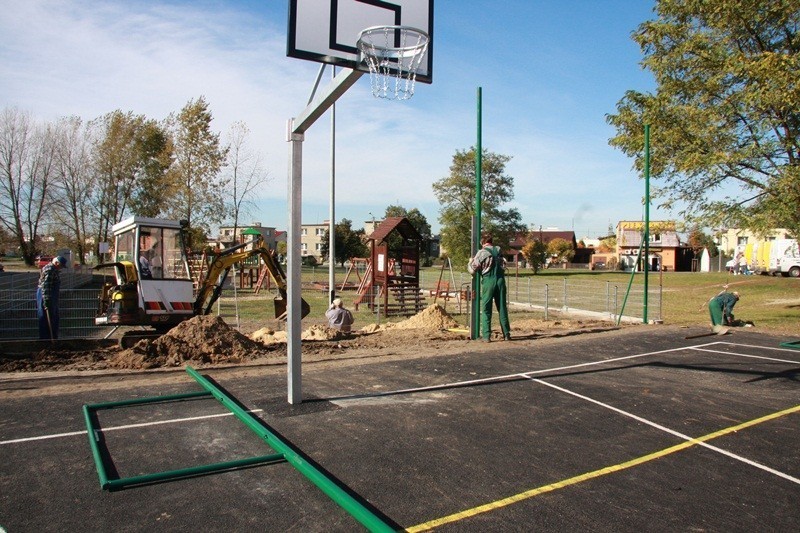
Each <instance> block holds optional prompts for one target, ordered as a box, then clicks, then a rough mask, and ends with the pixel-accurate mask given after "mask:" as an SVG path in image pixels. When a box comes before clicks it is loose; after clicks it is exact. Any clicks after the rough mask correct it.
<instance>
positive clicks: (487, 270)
mask: <svg viewBox="0 0 800 533" xmlns="http://www.w3.org/2000/svg"><path fill="white" fill-rule="evenodd" d="M481 244H482V248H481V249H480V250H478V253H476V254H475V257H473V258H472V260H471V261H470V262H469V264H468V265H467V270H468V271H469V273H470V274H472V275H475V274H478V275H480V277H481V337H482V338H483V340H484V341H485V342H489V340H490V338H491V335H492V302H494V304H495V306H497V314H498V318H499V319H500V329H501V330H502V332H503V339H505V340H511V326H510V325H509V322H508V294H507V292H506V274H505V270H506V265H505V262H506V260H505V258H504V257H503V255H502V254H501V253H500V248H499V247H496V246H494V244H493V243H492V236H491V235H489V234H484V235H483V237H482V239H481Z"/></svg>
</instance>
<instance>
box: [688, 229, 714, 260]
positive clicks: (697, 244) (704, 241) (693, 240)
mask: <svg viewBox="0 0 800 533" xmlns="http://www.w3.org/2000/svg"><path fill="white" fill-rule="evenodd" d="M687 244H688V245H689V246H690V247H691V248H692V250H694V252H695V253H700V252H702V251H703V248H708V253H709V255H711V256H712V257H716V255H717V254H718V253H719V252H718V249H717V244H716V243H715V242H714V239H713V238H712V237H711V236H710V235H706V234H705V233H703V231H702V230H701V229H700V227H699V226H695V227H693V228H692V230H691V231H690V232H689V237H688V238H687Z"/></svg>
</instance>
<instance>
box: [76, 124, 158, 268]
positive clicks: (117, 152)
mask: <svg viewBox="0 0 800 533" xmlns="http://www.w3.org/2000/svg"><path fill="white" fill-rule="evenodd" d="M146 120H147V119H146V118H145V117H144V116H143V115H134V114H133V113H132V112H130V111H129V112H127V113H123V112H122V111H120V110H116V111H112V112H111V113H107V114H106V115H104V116H102V117H99V118H97V119H95V120H93V121H91V122H90V124H89V129H90V130H91V133H90V135H91V138H92V166H93V181H94V188H93V191H94V194H93V196H92V198H91V203H92V207H93V209H94V211H95V214H94V233H95V237H96V238H95V242H96V243H97V245H98V246H99V243H101V242H108V240H109V238H110V233H111V226H112V225H114V224H116V223H117V222H119V221H120V220H122V219H123V218H124V217H125V215H126V213H127V211H128V210H129V209H130V206H131V201H132V198H133V196H134V191H135V190H136V187H137V181H138V178H139V177H140V176H141V169H142V167H143V165H144V164H145V161H144V159H143V157H142V154H141V151H140V150H139V148H140V142H139V140H138V139H139V137H140V132H141V130H142V128H143V127H144V125H145V123H146ZM152 194H160V195H161V196H162V197H164V196H167V195H168V194H169V191H168V190H164V189H163V188H161V189H156V190H154V191H152ZM95 251H96V252H97V253H98V255H99V249H98V250H95Z"/></svg>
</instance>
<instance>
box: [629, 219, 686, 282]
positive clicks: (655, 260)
mask: <svg viewBox="0 0 800 533" xmlns="http://www.w3.org/2000/svg"><path fill="white" fill-rule="evenodd" d="M643 229H644V222H643V221H640V220H623V221H620V222H619V223H618V224H617V257H618V259H619V265H620V267H621V268H622V269H623V270H630V269H632V268H634V267H635V266H636V258H637V256H638V254H639V246H640V245H641V244H642V235H643ZM649 233H650V241H649V244H648V248H649V257H648V258H647V264H648V265H649V268H650V270H662V269H663V270H665V271H667V270H669V271H675V270H682V271H689V270H691V263H692V261H691V260H692V259H693V258H694V252H693V251H692V249H691V248H689V247H687V246H684V245H682V244H681V241H680V237H679V236H678V233H677V231H676V229H675V222H674V221H663V220H662V221H653V220H651V221H650V232H649ZM642 253H644V248H642ZM637 269H639V270H640V269H641V266H639V267H637Z"/></svg>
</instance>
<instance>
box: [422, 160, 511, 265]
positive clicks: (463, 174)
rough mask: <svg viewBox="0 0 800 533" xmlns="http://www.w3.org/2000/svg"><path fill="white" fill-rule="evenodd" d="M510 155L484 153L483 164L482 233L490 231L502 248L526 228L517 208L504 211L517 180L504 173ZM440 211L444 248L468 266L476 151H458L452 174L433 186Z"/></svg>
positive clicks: (453, 259) (456, 262)
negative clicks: (503, 207)
mask: <svg viewBox="0 0 800 533" xmlns="http://www.w3.org/2000/svg"><path fill="white" fill-rule="evenodd" d="M510 159H511V157H510V156H506V155H501V154H495V153H493V152H489V151H488V150H486V149H484V150H483V156H482V164H481V182H482V185H483V193H482V216H481V223H482V232H484V233H485V232H490V233H492V236H493V237H494V244H495V245H496V246H500V247H501V248H502V247H503V246H504V245H506V246H507V243H508V242H510V240H511V238H512V237H513V236H514V235H515V234H516V233H517V232H518V231H522V230H524V229H525V226H524V225H523V224H522V216H521V215H520V213H519V211H518V210H517V209H514V208H510V209H501V208H502V206H503V205H504V204H506V203H507V202H509V201H511V200H512V199H513V198H514V178H513V177H511V176H508V175H507V174H506V173H505V167H506V163H508V161H509V160H510ZM433 193H434V195H436V198H437V200H438V201H439V204H440V205H441V210H440V211H439V223H440V224H441V226H442V230H441V242H442V247H443V248H444V249H445V250H446V251H447V254H448V255H449V257H450V260H451V261H452V262H453V263H455V264H457V265H460V266H463V267H466V264H467V260H468V259H469V257H470V253H471V248H472V241H471V233H472V229H471V228H472V218H473V216H474V215H475V148H474V147H472V148H470V149H469V150H456V153H455V155H454V156H453V164H452V165H451V166H450V175H449V176H447V177H444V178H442V179H440V180H439V181H437V182H435V183H434V184H433Z"/></svg>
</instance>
